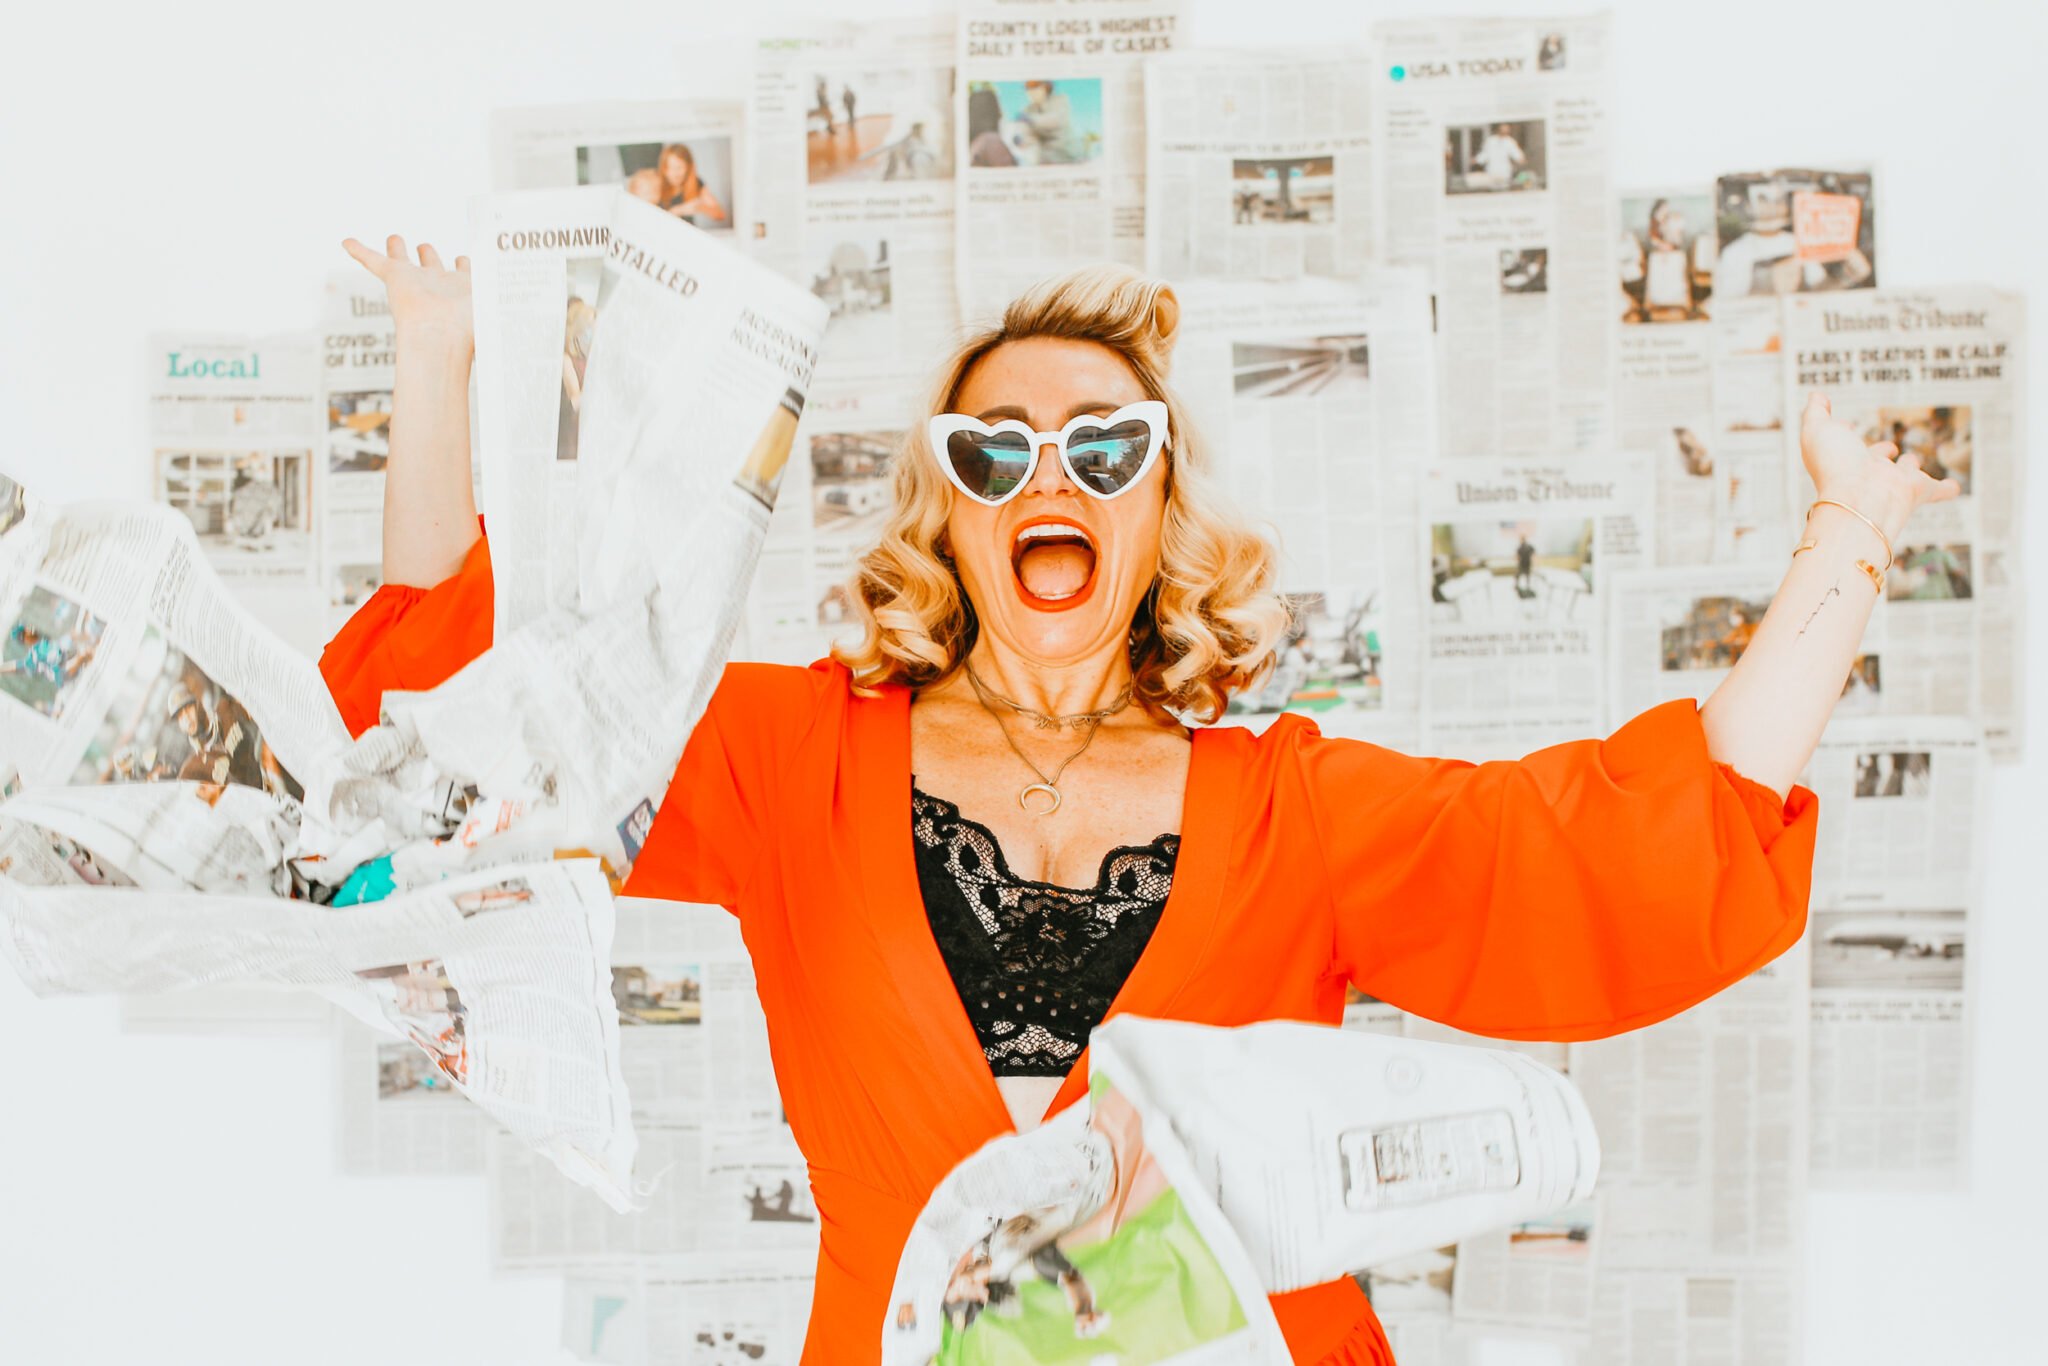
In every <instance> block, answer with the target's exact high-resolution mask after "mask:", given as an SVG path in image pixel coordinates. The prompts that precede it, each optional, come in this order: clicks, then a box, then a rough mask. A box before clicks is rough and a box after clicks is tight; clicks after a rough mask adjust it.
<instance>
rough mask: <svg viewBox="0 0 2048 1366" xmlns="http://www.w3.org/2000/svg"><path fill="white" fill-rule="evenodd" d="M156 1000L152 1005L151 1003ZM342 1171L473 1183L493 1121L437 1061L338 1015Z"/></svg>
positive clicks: (338, 1155) (337, 1139) (337, 1144)
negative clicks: (470, 1180)
mask: <svg viewBox="0 0 2048 1366" xmlns="http://www.w3.org/2000/svg"><path fill="white" fill-rule="evenodd" d="M143 999H148V998H143ZM331 1033H332V1035H333V1044H334V1049H333V1060H334V1078H333V1080H334V1120H335V1124H334V1166H335V1170H337V1171H339V1172H341V1173H342V1174H344V1175H346V1176H467V1175H472V1174H477V1173H481V1172H482V1171H483V1169H484V1135H485V1134H486V1133H487V1132H489V1127H490V1121H489V1120H488V1119H487V1118H486V1116H485V1115H484V1113H483V1111H481V1110H479V1109H478V1108H477V1107H476V1106H474V1105H471V1104H470V1103H469V1102H468V1101H467V1100H466V1099H465V1098H464V1097H463V1095H462V1093H461V1092H460V1091H458V1090H457V1089H456V1088H455V1083H454V1082H453V1081H452V1080H451V1079H450V1078H449V1076H448V1074H447V1073H445V1072H443V1071H442V1070H441V1068H440V1067H439V1066H437V1065H436V1063H435V1060H434V1058H433V1056H432V1055H430V1054H428V1053H427V1052H426V1050H424V1049H422V1048H420V1047H419V1046H418V1045H417V1044H415V1043H413V1042H412V1040H410V1039H394V1038H387V1037H385V1036H382V1035H380V1034H377V1033H374V1032H372V1031H370V1030H367V1029H364V1028H363V1026H362V1024H361V1023H360V1022H359V1021H357V1020H356V1019H355V1018H354V1017H353V1016H351V1015H349V1014H347V1013H346V1012H335V1014H334V1017H333V1020H332V1027H331Z"/></svg>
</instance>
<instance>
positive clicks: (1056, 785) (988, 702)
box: [966, 664, 1131, 816]
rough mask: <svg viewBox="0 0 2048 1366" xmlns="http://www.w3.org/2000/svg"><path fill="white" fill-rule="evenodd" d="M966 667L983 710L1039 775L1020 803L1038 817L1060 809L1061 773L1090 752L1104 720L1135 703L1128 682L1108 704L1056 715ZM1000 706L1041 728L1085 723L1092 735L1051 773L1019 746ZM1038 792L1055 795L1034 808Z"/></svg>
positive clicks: (1021, 795) (1019, 795) (1028, 785)
mask: <svg viewBox="0 0 2048 1366" xmlns="http://www.w3.org/2000/svg"><path fill="white" fill-rule="evenodd" d="M966 668H967V681H968V682H969V683H970V684H972V685H973V687H974V696H975V698H976V700H978V701H979V702H980V703H981V708H982V710H983V711H985V712H987V713H988V714H989V716H990V717H992V718H993V719H994V720H995V723H996V729H997V730H1000V731H1001V732H1002V733H1003V741H1004V743H1006V744H1008V745H1009V747H1010V752H1011V753H1013V754H1015V755H1016V756H1017V757H1018V758H1019V759H1022V760H1023V761H1024V766H1025V767H1026V768H1028V769H1030V770H1031V772H1032V773H1033V774H1034V775H1036V776H1037V778H1038V781H1037V782H1035V783H1026V784H1025V785H1024V787H1023V789H1022V790H1021V791H1019V792H1018V793H1017V805H1019V806H1021V807H1023V808H1024V810H1026V811H1028V812H1030V813H1031V814H1032V815H1034V816H1050V815H1051V814H1052V813H1053V812H1055V811H1057V810H1059V809H1060V775H1061V774H1063V773H1065V772H1066V771H1067V765H1068V764H1071V763H1073V762H1074V760H1076V759H1078V758H1080V757H1081V756H1082V755H1083V754H1085V753H1087V752H1088V746H1090V745H1092V744H1094V743H1095V732H1096V731H1098V730H1101V729H1102V723H1103V722H1104V721H1106V720H1108V719H1109V718H1110V717H1112V716H1114V715H1116V714H1117V713H1118V712H1120V711H1122V710H1123V709H1124V708H1125V707H1128V706H1129V705H1131V685H1130V684H1128V683H1126V684H1124V686H1123V691H1121V692H1119V693H1118V694H1117V695H1116V697H1115V699H1114V700H1113V701H1111V702H1110V704H1109V705H1108V706H1106V707H1101V708H1098V709H1097V710H1095V711H1078V712H1070V713H1067V714H1064V715H1055V714H1052V713H1049V712H1042V711H1037V710H1034V709H1033V708H1031V707H1027V706H1025V705H1024V704H1023V703H1022V702H1019V701H1016V700H1015V699H1013V698H1008V697H1005V696H1003V695H1002V694H1001V693H999V692H997V691H996V690H995V689H993V688H991V687H989V685H988V684H986V683H984V682H982V680H981V675H980V674H978V673H976V672H975V671H974V666H973V665H972V664H969V665H967V666H966ZM998 706H1001V707H1006V708H1008V709H1009V710H1010V711H1011V712H1013V713H1014V714H1016V715H1017V716H1020V717H1023V718H1024V719H1025V720H1027V721H1029V722H1031V724H1032V725H1033V726H1035V727H1037V728H1038V729H1039V730H1065V729H1068V728H1069V727H1072V728H1074V729H1077V730H1078V729H1080V728H1082V727H1084V726H1085V727H1086V728H1087V731H1088V734H1087V735H1086V736H1085V737H1084V738H1083V739H1082V741H1081V747H1080V748H1079V749H1077V750H1075V751H1074V752H1073V753H1072V754H1069V755H1068V756H1067V757H1066V758H1064V759H1062V760H1060V765H1059V767H1058V768H1055V769H1054V770H1053V771H1052V772H1051V773H1047V772H1046V771H1045V770H1044V769H1042V768H1040V767H1039V766H1038V765H1037V764H1035V763H1033V762H1031V756H1030V755H1028V754H1026V753H1025V752H1024V751H1023V750H1022V749H1020V748H1019V747H1018V745H1017V741H1016V740H1015V738H1014V737H1012V736H1011V734H1010V728H1009V727H1008V726H1006V725H1004V724H1003V716H1002V713H1001V712H999V711H997V710H996V708H997V707H998ZM1034 793H1035V794H1037V795H1038V796H1040V797H1049V798H1051V799H1052V800H1051V803H1050V804H1049V805H1044V806H1040V807H1034V806H1033V805H1032V796H1033V794H1034Z"/></svg>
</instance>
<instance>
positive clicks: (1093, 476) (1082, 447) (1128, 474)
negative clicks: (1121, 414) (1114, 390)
mask: <svg viewBox="0 0 2048 1366" xmlns="http://www.w3.org/2000/svg"><path fill="white" fill-rule="evenodd" d="M1151 448H1152V424H1151V423H1149V422H1141V421H1138V420H1136V419H1133V420H1131V421H1128V422H1119V423H1117V424H1116V425H1115V426H1113V427H1078V428H1076V429H1075V431H1074V435H1073V438H1072V439H1071V440H1069V441H1068V442H1067V463H1068V465H1069V466H1070V467H1071V468H1072V469H1073V472H1074V477H1075V479H1077V480H1078V481H1079V482H1080V484H1081V486H1082V487H1083V488H1085V489H1087V490H1088V491H1090V492H1091V493H1098V494H1102V495H1104V496H1107V495H1109V494H1112V493H1115V492H1117V491H1118V490H1119V489H1121V488H1123V487H1124V486H1125V485H1126V484H1128V483H1130V482H1131V481H1132V480H1133V479H1136V478H1137V477H1138V471H1140V470H1142V469H1144V468H1145V455H1146V453H1147V452H1148V451H1150V450H1151Z"/></svg>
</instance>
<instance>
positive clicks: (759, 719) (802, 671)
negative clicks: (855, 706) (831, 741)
mask: <svg viewBox="0 0 2048 1366" xmlns="http://www.w3.org/2000/svg"><path fill="white" fill-rule="evenodd" d="M852 687H853V676H852V674H851V672H850V671H849V670H848V669H847V667H846V666H845V665H844V664H841V663H840V662H839V661H838V660H836V659H831V658H826V659H820V660H815V661H813V662H812V663H810V664H765V663H759V662H756V661H752V660H734V661H733V662H732V663H730V664H727V665H726V666H725V672H724V673H722V674H721V675H719V679H718V690H717V692H716V693H715V694H713V696H712V699H711V706H712V708H713V709H714V710H716V711H717V713H718V716H719V721H720V723H721V724H731V723H734V722H741V721H745V722H748V723H750V724H752V723H760V724H766V725H770V726H778V727H779V726H786V725H789V724H791V723H794V722H797V721H805V722H808V721H809V720H810V719H812V718H813V717H814V716H815V714H816V712H817V711H818V709H819V708H820V707H821V706H822V705H824V704H826V703H827V702H829V701H831V700H833V699H836V698H839V697H844V696H848V695H850V694H851V692H852Z"/></svg>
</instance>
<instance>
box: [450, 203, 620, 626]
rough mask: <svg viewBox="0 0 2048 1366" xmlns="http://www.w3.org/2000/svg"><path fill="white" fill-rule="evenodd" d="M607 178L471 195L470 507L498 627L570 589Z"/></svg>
mask: <svg viewBox="0 0 2048 1366" xmlns="http://www.w3.org/2000/svg"><path fill="white" fill-rule="evenodd" d="M617 197H618V192H617V190H616V189H613V188H611V187H608V186H591V187H588V188H583V189H567V190H521V191H512V192H508V193H503V194H494V195H489V196H485V197H483V198H480V199H478V200H477V201H476V205H475V209H474V215H473V220H472V225H471V231H472V233H473V234H474V237H475V243H476V245H475V257H474V262H473V264H472V266H471V286H470V288H471V290H472V291H473V295H474V298H475V305H474V307H475V312H476V390H477V415H476V416H477V422H476V435H475V440H476V446H477V451H478V459H479V461H480V463H481V464H482V467H483V471H484V478H483V502H482V504H481V505H480V506H479V508H478V509H477V510H478V511H479V512H481V513H482V514H483V518H484V525H485V527H486V528H488V530H489V531H490V536H491V584H492V589H493V593H494V597H495V600H494V602H493V604H492V606H493V610H494V615H493V617H492V623H493V627H494V629H495V630H496V631H497V632H498V633H499V634H501V635H503V634H508V633H510V632H512V631H514V630H516V629H518V628H519V627H520V626H522V625H524V624H525V623H527V622H529V621H532V620H533V619H534V618H536V617H538V616H540V615H541V614H542V613H543V612H545V611H547V610H548V609H549V608H551V607H568V606H572V605H574V603H575V601H576V540H575V531H576V527H575V524H574V522H573V521H572V520H571V519H569V518H568V517H566V516H564V515H563V513H564V510H565V509H567V508H570V507H573V506H574V505H575V496H576V475H577V469H578V465H577V452H578V450H579V446H580V441H579V437H580V433H581V427H582V412H583V402H584V385H585V379H586V376H587V375H588V372H589V368H590V350H591V343H592V341H593V340H594V339H595V338H596V335H597V311H598V303H599V300H598V286H599V285H600V284H601V283H602V282H603V279H604V253H605V244H606V243H607V242H608V241H609V240H610V238H611V213H612V201H613V200H614V199H616V198H617Z"/></svg>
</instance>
